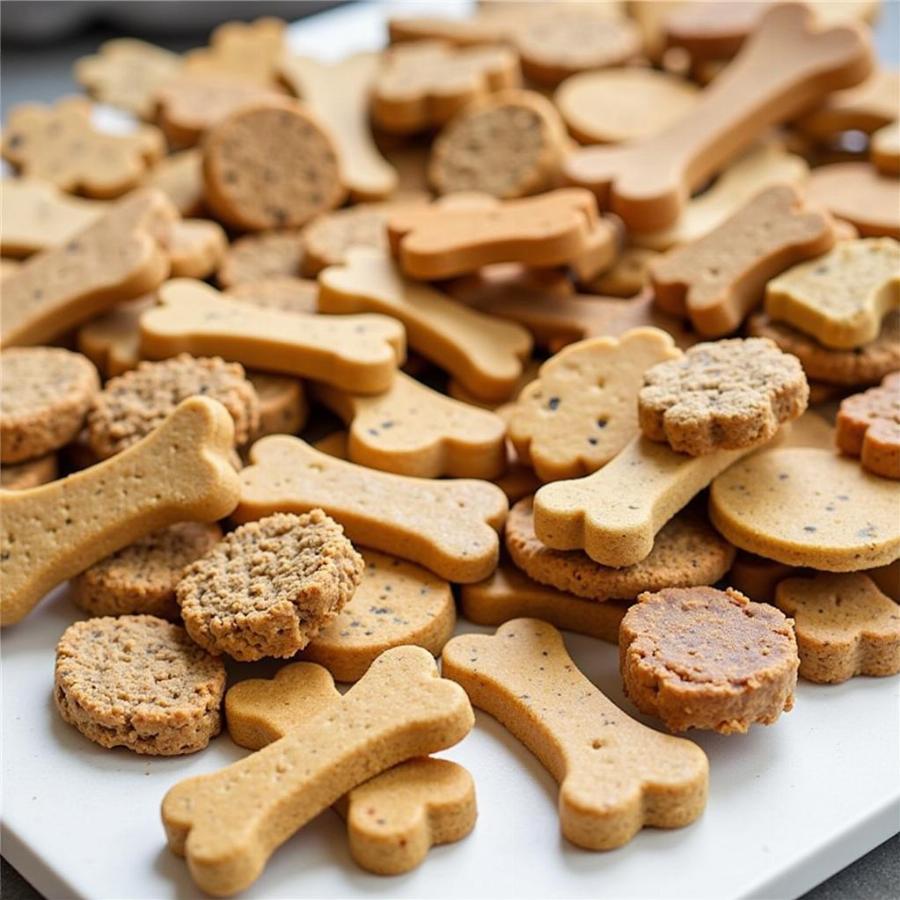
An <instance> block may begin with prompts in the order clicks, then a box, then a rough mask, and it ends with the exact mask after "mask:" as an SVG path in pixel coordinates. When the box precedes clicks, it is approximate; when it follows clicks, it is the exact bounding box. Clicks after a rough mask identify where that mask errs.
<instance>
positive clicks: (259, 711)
mask: <svg viewBox="0 0 900 900" xmlns="http://www.w3.org/2000/svg"><path fill="white" fill-rule="evenodd" d="M597 605H599V604H597ZM340 698H341V694H340V691H338V690H337V688H336V687H335V686H334V681H333V680H332V678H331V676H330V675H329V674H328V671H327V670H326V669H323V668H322V667H321V666H318V665H316V664H315V663H303V662H301V663H293V664H291V665H288V666H284V668H282V669H279V671H278V674H277V675H276V676H275V678H273V679H265V678H252V679H249V680H248V681H242V682H240V683H239V684H236V685H235V686H234V687H233V688H231V690H229V691H228V693H227V694H226V695H225V715H226V717H227V719H228V731H229V734H230V735H231V738H232V740H233V741H234V742H235V743H237V744H240V745H241V746H242V747H248V748H249V749H251V750H259V749H260V748H261V747H264V746H266V745H267V744H270V743H271V742H272V741H275V740H278V739H279V738H281V737H284V736H285V735H286V734H288V733H289V732H291V731H293V730H294V729H296V728H300V727H302V726H305V725H306V723H307V722H308V721H309V720H310V719H311V718H313V716H315V715H317V714H318V713H320V712H321V711H322V710H324V709H328V708H330V707H332V706H333V705H334V704H335V703H337V702H338V701H339V700H340ZM334 808H335V810H336V811H337V812H339V813H340V814H341V815H342V816H343V817H344V818H345V819H346V820H347V836H348V838H349V841H350V852H351V853H352V854H353V858H354V859H355V860H356V862H357V863H359V865H360V866H362V868H364V869H367V870H368V871H370V872H375V873H376V874H378V875H399V874H400V873H402V872H408V871H409V870H410V869H414V868H415V867H416V866H417V865H419V864H420V863H421V862H422V861H423V860H424V859H425V856H426V854H427V853H428V849H429V848H430V847H432V846H434V845H435V844H449V843H451V842H453V841H458V840H460V839H461V838H463V837H465V836H466V835H467V834H468V833H469V832H470V831H471V830H472V828H473V827H474V826H475V816H476V808H475V784H474V782H473V781H472V776H471V775H470V774H469V773H468V771H467V770H466V769H464V768H463V767H462V766H460V765H458V764H457V763H454V762H450V760H446V759H433V758H432V757H428V756H422V757H416V758H415V759H410V760H408V761H407V762H403V763H400V764H399V765H397V766H394V767H393V768H392V769H388V771H386V772H383V773H382V774H381V775H376V776H375V777H374V778H371V779H369V781H367V782H365V783H364V784H361V785H360V786H359V787H356V788H354V789H353V790H352V791H350V792H349V793H348V794H346V795H345V796H344V797H342V798H341V799H340V800H339V801H338V802H337V803H336V804H335V807H334Z"/></svg>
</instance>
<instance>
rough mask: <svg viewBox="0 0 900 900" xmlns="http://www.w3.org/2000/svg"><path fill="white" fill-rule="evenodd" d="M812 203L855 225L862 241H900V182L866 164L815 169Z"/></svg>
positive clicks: (809, 188)
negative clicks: (873, 239) (868, 238)
mask: <svg viewBox="0 0 900 900" xmlns="http://www.w3.org/2000/svg"><path fill="white" fill-rule="evenodd" d="M807 197H808V199H809V201H810V203H815V204H816V205H817V206H823V207H824V208H825V209H827V210H828V211H829V212H830V213H831V214H832V215H833V216H836V217H837V218H838V219H844V220H845V221H847V222H850V224H851V225H854V226H855V227H856V229H857V230H858V231H859V233H860V235H862V236H863V237H892V238H897V239H900V181H898V179H897V178H894V177H892V176H890V175H882V174H880V173H879V172H878V170H877V169H875V168H874V166H872V165H871V164H869V163H867V162H838V163H832V164H831V165H828V166H820V167H819V168H818V169H814V170H813V172H812V174H811V175H810V178H809V186H808V193H807Z"/></svg>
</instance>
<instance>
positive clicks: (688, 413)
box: [638, 338, 809, 456]
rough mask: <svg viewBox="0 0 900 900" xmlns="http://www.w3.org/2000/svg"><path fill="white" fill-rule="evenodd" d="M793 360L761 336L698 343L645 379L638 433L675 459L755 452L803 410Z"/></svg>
mask: <svg viewBox="0 0 900 900" xmlns="http://www.w3.org/2000/svg"><path fill="white" fill-rule="evenodd" d="M808 399H809V385H808V384H807V383H806V376H805V375H804V374H803V369H802V367H801V366H800V363H799V362H798V360H797V359H796V358H795V357H793V356H790V355H788V354H787V353H782V352H781V351H780V350H779V349H778V348H777V347H776V346H775V344H773V343H772V342H771V341H768V340H765V339H763V338H748V339H742V338H735V339H733V340H728V341H715V342H710V343H705V344H697V345H696V346H694V347H691V348H690V350H688V351H687V353H685V354H684V356H682V357H680V358H678V359H673V360H669V361H668V362H662V363H659V364H657V365H655V366H653V368H652V369H648V370H647V371H646V372H645V373H644V387H643V388H641V391H640V393H639V394H638V418H639V420H640V424H641V430H642V431H643V432H644V434H645V435H646V436H647V437H648V438H650V439H651V440H654V441H661V442H663V443H668V444H669V446H670V447H671V448H672V449H673V450H676V451H678V452H679V453H689V454H690V455H691V456H702V455H703V454H706V453H712V452H713V451H714V450H719V449H725V450H736V449H739V448H741V447H752V446H754V445H755V444H759V443H762V442H764V441H767V440H769V439H770V438H772V437H774V435H775V432H776V431H777V430H778V426H779V425H781V423H782V422H787V421H790V420H791V419H796V418H797V416H799V415H801V413H802V412H803V411H804V410H805V409H806V404H807V401H808Z"/></svg>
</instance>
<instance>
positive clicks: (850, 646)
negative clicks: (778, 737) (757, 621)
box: [775, 572, 900, 684]
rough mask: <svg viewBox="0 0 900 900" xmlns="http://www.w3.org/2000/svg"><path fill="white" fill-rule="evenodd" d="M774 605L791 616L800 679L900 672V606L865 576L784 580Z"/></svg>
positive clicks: (824, 679) (825, 679)
mask: <svg viewBox="0 0 900 900" xmlns="http://www.w3.org/2000/svg"><path fill="white" fill-rule="evenodd" d="M775 603H776V605H777V606H778V608H779V609H781V610H783V611H784V612H785V613H787V614H788V615H789V616H792V617H793V619H794V628H795V630H796V632H797V645H798V647H799V650H800V677H801V678H805V679H807V680H808V681H816V682H819V683H820V684H839V683H840V682H842V681H847V680H848V679H849V678H853V677H854V676H856V675H874V676H885V675H896V674H897V673H898V672H900V607H898V606H897V604H896V603H895V602H894V601H893V600H891V599H890V597H886V596H885V595H884V594H883V593H882V592H881V591H880V590H879V589H878V587H877V586H876V584H875V582H874V581H872V579H871V578H869V576H868V575H865V574H863V573H861V572H858V573H851V574H845V575H827V574H822V573H819V574H817V575H814V576H813V577H812V578H787V579H785V580H784V581H782V582H781V583H780V584H779V585H778V588H777V590H776V593H775Z"/></svg>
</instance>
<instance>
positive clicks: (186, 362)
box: [87, 353, 259, 459]
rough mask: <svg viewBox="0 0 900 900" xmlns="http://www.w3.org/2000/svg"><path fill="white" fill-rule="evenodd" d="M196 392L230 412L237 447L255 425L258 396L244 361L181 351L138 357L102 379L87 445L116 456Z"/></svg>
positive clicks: (102, 454)
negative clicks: (149, 359) (137, 361)
mask: <svg viewBox="0 0 900 900" xmlns="http://www.w3.org/2000/svg"><path fill="white" fill-rule="evenodd" d="M198 394H200V395H202V396H204V397H211V398H212V399H213V400H218V401H219V402H220V403H222V404H223V405H224V406H225V408H226V409H227V410H228V412H229V413H231V418H232V419H233V420H234V442H235V444H236V445H237V446H240V445H241V444H245V443H246V442H247V441H248V440H249V439H250V437H251V436H252V435H253V434H254V433H255V432H256V429H257V428H258V427H259V400H258V399H257V396H256V391H255V390H254V389H253V385H252V384H250V382H249V381H248V380H247V378H246V376H245V374H244V367H243V366H241V365H240V364H238V363H226V362H225V361H224V360H223V359H221V358H220V357H218V356H215V357H211V358H208V359H197V358H195V357H193V356H190V355H189V354H187V353H182V354H181V355H179V356H174V357H172V359H166V360H163V361H162V362H142V363H140V365H138V367H137V368H136V369H132V370H131V371H130V372H125V373H124V374H123V375H119V376H117V377H116V378H111V379H110V380H109V381H108V382H107V383H106V387H104V389H103V390H102V391H101V392H100V393H99V394H98V395H97V396H96V397H95V398H94V401H93V403H92V404H91V409H90V412H89V413H88V420H87V424H88V440H89V441H90V445H91V449H92V450H93V451H94V453H96V454H97V456H98V457H100V459H108V458H109V457H110V456H115V455H116V454H117V453H120V452H121V451H122V450H125V449H127V448H128V447H130V446H131V445H132V444H136V443H137V442H138V441H139V440H141V438H143V437H146V436H147V435H148V434H149V433H150V432H151V431H153V429H154V428H156V427H157V426H158V425H161V424H162V422H163V420H164V419H165V418H166V417H167V416H168V415H169V413H171V412H172V411H173V410H174V409H175V407H176V406H178V404H179V403H181V401H182V400H186V399H187V398H188V397H193V396H195V395H198Z"/></svg>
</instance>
